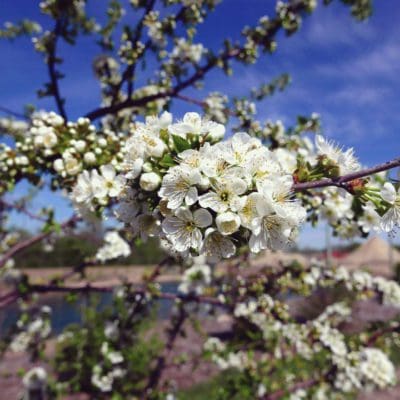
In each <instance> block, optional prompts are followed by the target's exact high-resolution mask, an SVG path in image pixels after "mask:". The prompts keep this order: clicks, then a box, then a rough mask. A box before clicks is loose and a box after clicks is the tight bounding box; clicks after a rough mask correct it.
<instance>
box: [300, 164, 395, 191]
mask: <svg viewBox="0 0 400 400" xmlns="http://www.w3.org/2000/svg"><path fill="white" fill-rule="evenodd" d="M396 167H400V157H399V158H395V159H394V160H391V161H387V162H385V163H383V164H378V165H376V166H375V167H371V168H366V169H363V170H360V171H357V172H353V173H351V174H347V175H343V176H340V177H338V178H335V179H333V178H332V179H331V178H324V179H320V180H318V181H311V182H300V183H295V184H294V185H293V191H295V192H300V191H302V190H308V189H317V188H323V187H328V186H336V187H340V188H343V189H349V186H348V185H347V183H349V182H351V181H353V180H356V179H360V178H365V177H367V176H369V175H373V174H376V173H378V172H382V171H387V170H389V169H392V168H396Z"/></svg>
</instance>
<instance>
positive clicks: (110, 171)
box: [100, 164, 115, 181]
mask: <svg viewBox="0 0 400 400" xmlns="http://www.w3.org/2000/svg"><path fill="white" fill-rule="evenodd" d="M100 172H101V174H102V175H103V176H104V178H106V179H107V180H108V181H112V180H113V179H114V178H115V169H114V167H113V166H112V165H111V164H107V165H102V166H101V167H100Z"/></svg>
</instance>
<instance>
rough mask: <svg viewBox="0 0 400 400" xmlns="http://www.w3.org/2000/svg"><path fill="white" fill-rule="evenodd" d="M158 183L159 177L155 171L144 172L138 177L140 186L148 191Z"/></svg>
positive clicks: (154, 188)
mask: <svg viewBox="0 0 400 400" xmlns="http://www.w3.org/2000/svg"><path fill="white" fill-rule="evenodd" d="M160 184H161V177H160V175H158V174H156V173H155V172H145V173H144V174H142V176H141V177H140V187H141V188H142V189H143V190H146V191H148V192H151V191H153V190H156V189H158V188H159V186H160Z"/></svg>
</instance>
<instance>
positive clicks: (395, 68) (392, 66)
mask: <svg viewBox="0 0 400 400" xmlns="http://www.w3.org/2000/svg"><path fill="white" fill-rule="evenodd" d="M316 72H317V73H319V74H321V75H323V76H325V77H340V76H342V77H346V78H351V79H355V80H365V79H370V78H372V77H374V78H382V79H389V80H396V81H397V80H398V77H399V74H400V43H399V42H393V41H389V42H387V43H383V44H381V45H380V46H379V47H376V48H375V49H373V50H372V51H368V52H366V53H364V54H362V55H360V56H358V57H356V58H352V59H346V58H344V59H342V60H340V61H338V62H336V63H335V64H329V65H328V64H325V65H321V66H318V67H317V68H316Z"/></svg>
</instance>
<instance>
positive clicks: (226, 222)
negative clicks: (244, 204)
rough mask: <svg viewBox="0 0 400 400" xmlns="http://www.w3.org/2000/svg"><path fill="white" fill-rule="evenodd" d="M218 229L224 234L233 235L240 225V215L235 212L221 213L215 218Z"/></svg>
mask: <svg viewBox="0 0 400 400" xmlns="http://www.w3.org/2000/svg"><path fill="white" fill-rule="evenodd" d="M215 222H216V224H217V228H218V230H219V231H220V232H221V233H222V234H223V235H231V234H232V233H234V232H236V231H237V230H238V229H239V227H240V217H239V216H238V215H237V214H234V213H233V212H226V213H223V214H219V215H218V216H217V218H216V219H215Z"/></svg>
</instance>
